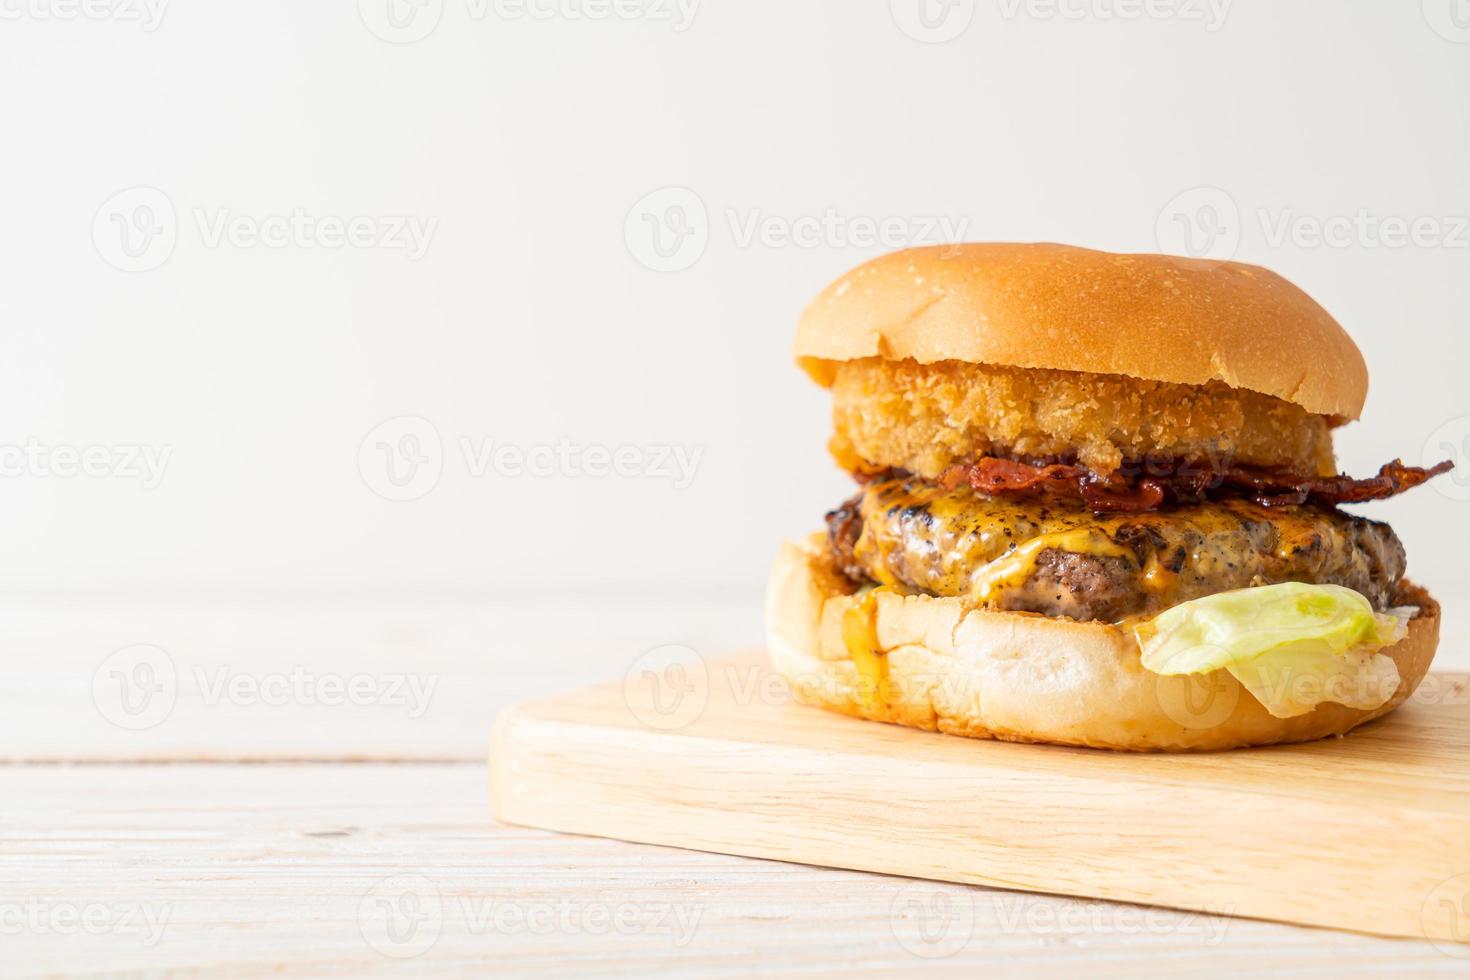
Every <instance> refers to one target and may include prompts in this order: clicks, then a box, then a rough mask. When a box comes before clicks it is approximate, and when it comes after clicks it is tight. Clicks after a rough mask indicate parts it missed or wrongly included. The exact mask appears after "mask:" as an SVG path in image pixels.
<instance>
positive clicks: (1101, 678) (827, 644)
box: [766, 534, 1439, 752]
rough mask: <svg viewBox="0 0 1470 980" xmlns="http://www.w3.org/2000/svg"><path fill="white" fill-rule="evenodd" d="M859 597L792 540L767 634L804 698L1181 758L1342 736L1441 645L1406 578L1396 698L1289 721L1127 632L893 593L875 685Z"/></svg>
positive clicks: (915, 721) (963, 728) (1230, 682)
mask: <svg viewBox="0 0 1470 980" xmlns="http://www.w3.org/2000/svg"><path fill="white" fill-rule="evenodd" d="M850 589H851V586H850V585H847V584H846V583H845V582H844V580H843V579H842V578H841V577H840V576H839V575H837V574H836V573H835V572H834V570H833V568H832V565H831V554H830V551H829V549H828V548H827V546H826V542H825V540H824V537H823V536H822V535H820V534H817V535H812V536H811V538H809V539H808V540H806V541H804V542H801V543H799V544H792V543H787V544H784V545H783V546H782V548H781V551H780V553H779V554H778V555H777V557H776V561H775V564H774V566H773V568H772V570H771V578H770V583H769V586H768V589H767V593H766V631H767V640H768V643H769V647H770V656H771V661H772V664H773V665H774V666H775V668H776V670H777V671H778V672H779V673H780V674H781V675H782V676H784V677H785V678H786V681H787V683H788V684H789V686H790V687H791V689H792V692H793V694H794V695H795V697H796V698H797V700H799V701H802V702H804V703H807V704H814V705H817V706H819V707H823V708H827V709H830V710H833V711H839V712H842V713H843V714H848V715H855V716H857V717H860V718H868V719H871V720H873V721H887V722H894V723H897V724H900V725H908V726H910V727H913V728H922V729H927V730H929V731H940V732H947V733H950V734H953V735H966V736H970V737H972V738H996V739H1004V740H1006V741H1013V742H1052V743H1057V744H1062V745H1084V746H1092V747H1096V748H1109V749H1130V750H1138V751H1150V750H1162V751H1176V752H1177V751H1202V750H1213V749H1230V748H1238V747H1241V746H1247V745H1270V744H1273V743H1278V742H1305V741H1309V740H1312V739H1318V738H1323V737H1325V736H1328V735H1340V734H1342V733H1343V732H1346V731H1348V730H1349V729H1352V728H1355V727H1356V726H1358V725H1361V724H1362V723H1363V722H1366V721H1370V720H1372V719H1374V718H1377V717H1379V716H1380V715H1384V714H1387V713H1388V712H1389V711H1392V710H1393V709H1394V708H1396V707H1397V706H1398V705H1399V704H1400V703H1402V702H1403V701H1404V699H1406V698H1407V697H1408V696H1409V695H1410V694H1412V693H1413V691H1414V689H1415V688H1416V687H1418V685H1419V682H1420V681H1421V680H1422V679H1423V678H1424V675H1425V673H1426V672H1427V671H1428V669H1429V663H1430V661H1431V660H1432V659H1433V658H1434V651H1435V648H1436V646H1437V645H1438V643H1439V607H1438V605H1437V604H1436V603H1435V601H1434V600H1433V599H1432V598H1431V597H1430V596H1429V595H1428V593H1426V592H1424V591H1423V590H1421V589H1418V588H1417V587H1414V586H1408V585H1407V583H1406V584H1405V591H1406V593H1407V595H1406V598H1407V599H1408V600H1409V601H1410V602H1412V603H1414V604H1416V605H1418V606H1419V607H1420V613H1419V615H1418V616H1416V617H1415V618H1414V619H1413V620H1411V621H1410V623H1409V633H1408V635H1407V636H1406V637H1405V638H1404V639H1402V640H1400V641H1399V642H1398V643H1397V644H1395V645H1394V646H1392V647H1388V648H1386V649H1384V650H1382V651H1380V652H1381V653H1383V654H1385V655H1386V656H1389V657H1391V658H1392V659H1393V661H1394V664H1395V666H1396V667H1397V668H1398V672H1399V686H1398V688H1397V689H1396V690H1395V691H1394V694H1393V697H1392V698H1391V699H1390V700H1389V701H1388V703H1386V704H1384V705H1383V706H1382V707H1380V708H1377V709H1375V710H1372V711H1363V710H1358V709H1354V708H1348V707H1345V706H1343V705H1340V704H1335V703H1331V702H1326V703H1323V704H1320V705H1318V706H1317V707H1316V708H1314V709H1313V710H1312V711H1310V712H1308V713H1306V714H1303V715H1298V716H1296V717H1294V718H1277V717H1274V716H1273V715H1271V714H1270V713H1269V712H1268V711H1267V710H1266V709H1265V708H1264V707H1262V706H1261V704H1260V703H1259V702H1258V701H1256V699H1255V698H1254V697H1253V696H1252V695H1251V694H1250V693H1249V692H1248V691H1247V690H1246V689H1245V688H1244V687H1242V686H1241V685H1240V684H1239V682H1237V681H1236V680H1235V678H1234V677H1232V676H1231V675H1230V674H1229V673H1228V672H1226V671H1223V670H1220V671H1215V672H1213V673H1210V674H1207V675H1204V676H1203V677H1202V678H1191V677H1181V676H1163V675H1159V674H1154V673H1152V672H1150V671H1148V670H1145V669H1144V667H1143V665H1142V664H1141V663H1140V660H1139V649H1138V643H1137V641H1136V640H1135V639H1134V638H1133V636H1132V634H1131V633H1128V632H1125V631H1123V630H1121V629H1119V628H1117V627H1114V626H1110V625H1106V624H1102V623H1082V622H1076V621H1073V620H1069V619H1054V618H1050V617H1046V616H1039V615H1035V614H1030V613H1010V612H989V611H981V610H976V609H969V608H966V606H965V603H964V600H961V599H956V598H936V597H932V596H923V595H916V596H902V595H899V594H897V593H890V592H880V593H878V595H877V597H876V602H874V603H873V606H872V626H873V632H874V634H875V635H876V640H877V649H878V650H881V651H882V653H881V654H880V656H881V658H882V660H883V661H884V662H885V663H886V667H885V674H886V677H885V679H884V681H883V683H882V684H881V685H878V686H876V687H875V685H873V684H872V683H871V682H869V681H867V680H865V675H864V673H863V672H862V671H861V670H859V668H858V665H857V663H856V662H855V661H854V660H853V657H852V655H851V653H850V652H849V649H848V647H847V645H846V642H845V640H844V637H843V618H844V614H845V613H846V612H847V611H848V610H849V609H851V608H853V606H854V605H855V604H857V603H858V602H859V601H860V600H859V598H858V597H857V596H855V595H852V594H850ZM875 692H876V693H875Z"/></svg>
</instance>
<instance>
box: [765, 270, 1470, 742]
mask: <svg viewBox="0 0 1470 980" xmlns="http://www.w3.org/2000/svg"><path fill="white" fill-rule="evenodd" d="M795 354H796V358H797V363H798V364H799V365H800V366H801V367H802V368H803V369H805V371H806V372H807V373H808V374H809V375H810V376H811V377H812V378H813V379H815V380H816V381H817V382H818V383H819V384H821V385H823V386H825V387H827V388H829V389H830V390H831V392H832V398H833V422H834V429H835V431H834V434H833V436H832V438H831V442H830V445H829V448H830V450H831V453H832V455H833V457H834V458H835V460H836V462H837V464H838V466H840V467H841V468H842V469H844V470H846V471H847V472H848V473H849V474H851V476H852V478H853V480H854V481H855V482H856V487H855V493H854V495H853V496H852V498H851V499H850V500H847V501H846V502H845V503H842V504H841V505H840V506H838V507H837V508H836V509H834V510H832V511H831V512H830V513H828V514H827V519H826V525H827V527H826V531H825V532H821V533H815V534H812V535H811V536H809V537H808V538H806V539H805V540H802V541H797V542H790V543H786V544H784V545H783V546H782V547H781V549H780V552H779V554H778V556H777V558H776V561H775V564H774V567H773V569H772V572H771V577H770V582H769V585H768V590H767V601H766V620H767V634H768V640H769V650H770V657H771V660H772V662H773V665H774V666H775V668H776V669H777V671H779V672H780V673H781V674H782V675H783V676H784V677H785V679H786V680H787V682H788V684H789V686H790V687H791V689H792V691H793V692H794V694H795V696H796V698H797V699H798V700H800V701H802V702H806V703H809V704H814V705H818V706H820V707H823V708H828V709H831V710H834V711H838V712H842V713H844V714H848V715H855V716H858V717H861V718H866V719H871V720H874V721H885V722H894V723H897V724H900V725H907V726H911V727H914V728H920V729H928V730H931V731H940V732H947V733H950V734H954V735H965V736H971V737H977V738H994V739H1004V740H1008V741H1018V742H1048V743H1057V744H1065V745H1080V746H1094V747H1099V748H1109V749H1129V750H1165V751H1185V750H1212V749H1226V748H1234V747H1239V746H1248V745H1266V744H1271V743H1280V742H1299V741H1305V740H1308V739H1316V738H1322V737H1324V736H1328V735H1340V734H1342V733H1344V732H1347V731H1348V730H1349V729H1352V728H1354V727H1355V726H1357V725H1360V724H1362V723H1364V722H1366V721H1369V720H1371V719H1374V718H1377V717H1379V716H1381V715H1383V714H1386V713H1387V712H1389V711H1392V710H1393V709H1394V708H1395V707H1397V706H1398V705H1399V704H1401V703H1402V702H1403V701H1404V700H1405V699H1406V698H1407V697H1408V696H1409V695H1410V694H1411V693H1412V692H1413V691H1414V689H1415V687H1416V686H1417V685H1418V684H1419V682H1420V680H1421V679H1422V678H1423V677H1424V675H1425V672H1426V671H1427V670H1428V668H1429V664H1430V661H1431V660H1432V659H1433V656H1434V651H1435V647H1436V645H1437V643H1438V637H1439V607H1438V605H1437V604H1436V603H1435V601H1434V599H1433V598H1432V597H1431V596H1430V595H1429V593H1428V592H1426V591H1425V590H1424V589H1423V588H1421V587H1420V586H1418V585H1416V584H1414V583H1413V582H1411V581H1410V580H1408V579H1407V578H1405V577H1404V571H1405V552H1404V546H1403V544H1402V543H1401V542H1400V541H1399V538H1398V536H1397V535H1396V534H1395V533H1394V532H1393V530H1392V528H1390V527H1389V526H1388V525H1386V524H1383V523H1380V522H1377V521H1373V520H1369V519H1367V518H1365V517H1361V516H1359V515H1358V514H1356V513H1350V512H1348V511H1346V510H1344V509H1343V507H1344V505H1353V504H1361V503H1365V502H1368V501H1373V500H1380V499H1383V498H1386V497H1389V496H1392V495H1395V494H1398V493H1402V492H1404V491H1406V490H1409V489H1411V488H1412V487H1414V486H1416V485H1418V484H1420V483H1423V482H1424V481H1425V480H1427V479H1430V478H1431V477H1433V476H1436V475H1438V474H1440V473H1443V472H1445V471H1446V470H1448V469H1449V468H1450V465H1451V464H1450V463H1448V462H1445V463H1441V464H1439V465H1437V466H1433V467H1428V468H1423V467H1413V466H1406V465H1404V464H1403V463H1401V462H1399V461H1397V460H1395V461H1394V462H1391V463H1388V464H1387V465H1385V466H1383V467H1382V468H1381V469H1380V470H1379V471H1378V472H1377V473H1376V474H1374V475H1372V476H1368V477H1366V478H1356V479H1355V478H1352V477H1350V476H1347V475H1343V474H1340V473H1339V472H1338V469H1337V466H1336V463H1335V459H1334V455H1333V447H1332V434H1333V431H1334V430H1335V429H1336V428H1337V427H1338V426H1340V425H1343V424H1344V423H1346V422H1348V421H1350V420H1354V419H1356V418H1358V415H1359V413H1360V411H1361V410H1362V407H1363V402H1364V399H1365V397H1366V394H1367V385H1368V376H1367V369H1366V367H1365V365H1364V362H1363V357H1362V355H1361V353H1360V352H1359V351H1358V349H1357V347H1356V346H1355V345H1354V344H1353V342H1352V340H1351V339H1350V338H1349V337H1348V335H1347V334H1346V333H1345V332H1344V331H1343V329H1342V327H1341V326H1339V325H1338V323H1337V322H1336V321H1335V320H1334V319H1333V318H1332V317H1331V316H1330V315H1329V314H1328V313H1327V312H1326V311H1325V310H1324V309H1323V308H1322V307H1321V306H1319V305H1318V304H1317V303H1316V302H1314V301H1313V300H1312V299H1311V298H1310V297H1309V296H1307V295H1306V294H1305V293H1304V292H1302V291H1301V290H1300V289H1298V288H1297V287H1296V286H1294V285H1292V284H1291V283H1290V282H1287V281H1286V280H1285V279H1283V278H1281V277H1280V276H1278V275H1275V274H1274V273H1272V272H1269V271H1267V270H1266V269H1263V268H1259V267H1257V266H1252V265H1245V264H1241V263H1236V262H1216V261H1206V260H1191V259H1184V258H1177V257H1172V256H1163V255H1122V254H1113V253H1108V252H1098V251H1091V250H1087V249H1081V248H1073V247H1068V246H1062V245H1049V244H1028V245H1015V244H967V245H952V246H939V247H931V248H918V249H909V250H905V251H900V252H896V253H893V254H889V255H885V256H883V257H880V258H878V259H876V260H874V261H871V262H868V263H867V264H865V265H862V266H860V267H858V268H857V269H854V270H853V271H852V272H849V273H848V274H847V275H845V276H843V277H842V278H840V279H838V280H837V281H836V282H834V283H832V284H831V285H830V286H828V287H827V288H826V290H824V291H823V292H822V293H821V294H820V295H819V296H818V297H817V298H816V299H815V300H814V301H813V302H812V303H811V305H810V306H809V307H808V308H807V309H806V311H805V313H804V314H803V315H802V317H801V320H800V324H799V326H798V328H797V335H796V347H795Z"/></svg>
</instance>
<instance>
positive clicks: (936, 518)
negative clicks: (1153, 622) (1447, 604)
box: [827, 479, 1404, 622]
mask: <svg viewBox="0 0 1470 980" xmlns="http://www.w3.org/2000/svg"><path fill="white" fill-rule="evenodd" d="M827 524H828V531H829V535H830V537H831V541H832V546H833V551H834V553H835V555H836V558H837V562H838V565H839V567H840V568H841V569H842V570H843V571H844V572H845V573H846V574H847V575H848V577H849V578H851V579H853V580H854V581H858V582H865V581H870V582H877V583H880V584H883V585H887V586H892V587H895V588H898V589H900V590H901V591H904V592H909V593H921V594H927V595H939V596H968V597H970V598H972V599H973V600H975V602H976V603H977V605H979V606H980V607H982V608H990V609H1008V610H1019V611H1026V612H1037V613H1043V614H1045V615H1048V616H1067V617H1070V618H1072V619H1078V620H1104V621H1106V622H1118V621H1121V620H1124V619H1127V618H1130V617H1134V616H1146V615H1153V614H1155V613H1157V612H1160V611H1162V610H1164V609H1167V608H1168V607H1169V606H1172V605H1176V604H1178V603H1180V602H1185V601H1187V600H1189V599H1196V598H1199V597H1200V596H1205V595H1211V594H1213V593H1216V592H1225V591H1228V590H1230V589H1241V588H1245V587H1247V586H1252V585H1269V584H1273V583H1276V582H1314V583H1322V584H1332V585H1342V586H1346V587H1347V588H1350V589H1354V590H1356V591H1358V592H1361V593H1362V594H1363V595H1365V596H1367V597H1368V599H1369V601H1371V602H1372V603H1373V605H1374V606H1375V607H1377V608H1380V609H1382V608H1385V607H1386V606H1388V605H1389V604H1390V600H1391V598H1392V596H1393V593H1394V591H1395V588H1396V586H1397V584H1398V581H1399V579H1400V578H1401V577H1402V576H1403V573H1404V547H1403V545H1402V544H1401V543H1400V542H1399V539H1398V537H1397V535H1395V534H1394V533H1393V530H1392V529H1391V528H1390V527H1389V526H1388V525H1387V524H1382V523H1379V522H1377V521H1370V520H1366V519H1364V518H1361V517H1354V516H1351V515H1349V514H1345V513H1343V512H1341V511H1338V510H1335V509H1325V508H1319V507H1313V506H1300V507H1273V508H1266V507H1262V506H1261V505H1259V504H1256V503H1253V502H1251V501H1248V500H1241V499H1226V500H1219V501H1208V502H1205V503H1201V504H1197V505H1193V506H1187V507H1179V508H1175V509H1172V510H1165V511H1155V512H1149V513H1139V514H1111V515H1109V514H1094V513H1092V512H1091V511H1089V510H1086V509H1085V508H1082V507H1080V506H1078V505H1071V504H1067V503H1064V502H1059V501H1056V500H1052V499H1048V498H1045V497H1033V498H1017V497H1014V496H1011V497H1005V496H994V497H991V496H985V495H982V494H979V493H976V492H975V491H973V490H971V489H969V488H968V487H963V486H962V487H958V488H955V489H953V490H946V489H944V488H942V487H939V486H937V485H935V484H932V483H928V482H925V481H922V480H918V479H892V480H883V481H879V482H874V483H870V484H868V486H866V487H865V488H864V489H863V492H862V493H861V494H859V495H858V496H857V497H854V498H853V499H852V500H849V501H848V502H847V503H846V504H844V505H843V506H842V507H839V508H838V509H837V510H835V511H833V512H832V513H830V514H828V515H827Z"/></svg>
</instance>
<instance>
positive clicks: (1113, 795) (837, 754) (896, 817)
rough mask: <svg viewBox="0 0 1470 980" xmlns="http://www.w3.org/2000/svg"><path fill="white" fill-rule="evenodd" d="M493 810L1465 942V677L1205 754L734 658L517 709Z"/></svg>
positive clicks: (1468, 907)
mask: <svg viewBox="0 0 1470 980" xmlns="http://www.w3.org/2000/svg"><path fill="white" fill-rule="evenodd" d="M490 784H491V798H492V801H493V806H494V810H495V814H496V816H497V817H498V818H499V819H501V820H504V821H507V822H510V823H516V824H525V825H528V826H533V827H543V828H548V829H551V830H559V831H565V832H569V833H578V834H591V835H596V836H602V837H617V838H621V839H624V840H631V841H640V842H644V843H651V844H666V845H671V846H675V847H687V848H694V849H697V850H703V851H717V852H721V853H726V854H740V855H746V856H750V857H762V858H775V859H778V860H783V861H795V862H800V863H803V864H816V865H827V866H831V867H839V868H854V869H859V870H864V871H878V872H886V873H891V874H898V875H908V876H912V877H918V878H935V879H941V880H945V881H958V882H972V883H975V884H983V885H989V886H996V887H1002V888H1015V889H1022V890H1026V891H1042V892H1054V893H1060V894H1066V895H1079V896H1088V897H1094V898H1103V899H1111V900H1116V901H1124V902H1137V903H1144V904H1150V905H1163V906H1170V907H1175V908H1182V909H1194V910H1201V911H1205V912H1209V913H1213V914H1223V915H1239V916H1247V917H1251V918H1262V919H1275V920H1280V921H1285V922H1295V923H1302V924H1307V925H1317V926H1330V927H1335V928H1342V929H1353V930H1358V931H1361V932H1370V933H1379V934H1384V935H1392V936H1417V937H1421V938H1422V937H1428V938H1431V939H1436V940H1440V941H1444V940H1454V941H1459V942H1470V678H1467V677H1466V676H1465V675H1447V674H1435V675H1431V676H1430V677H1429V678H1428V679H1426V681H1425V682H1424V685H1423V686H1422V687H1421V688H1420V691H1419V692H1418V693H1416V694H1415V696H1414V699H1412V700H1411V701H1410V702H1409V703H1407V704H1406V705H1405V706H1403V707H1402V708H1400V709H1399V710H1398V711H1397V712H1395V713H1394V714H1392V715H1390V716H1389V717H1388V718H1386V719H1384V720H1382V721H1379V722H1375V723H1372V724H1370V725H1367V726H1364V727H1363V728H1361V729H1359V730H1358V731H1357V732H1354V733H1351V734H1349V735H1347V736H1345V737H1343V738H1336V739H1328V740H1325V741H1321V742H1314V743H1310V744H1307V745H1294V746H1277V747H1271V748H1263V749H1244V750H1237V751H1233V752H1222V753H1211V754H1205V755H1136V754H1124V753H1111V752H1106V751H1100V750H1093V749H1075V748H1061V747H1055V746H1037V745H1012V744H1007V743H1004V742H991V741H979V740H971V739H962V738H956V737H953V736H948V735H936V734H931V733H927V732H919V731H913V730H909V729H904V728H899V727H896V726H892V725H883V724H878V723H874V722H868V721H860V720H857V719H851V718H846V717H843V716H840V715H836V714H832V713H829V712H826V711H822V710H819V709H816V708H810V707H806V706H804V705H800V704H796V703H794V702H793V701H792V700H791V698H790V696H789V694H788V693H787V691H786V688H785V686H784V684H783V683H782V682H781V681H780V679H779V678H778V677H776V676H775V675H774V674H773V673H771V672H770V671H769V669H768V668H767V667H766V666H765V664H764V659H763V657H760V656H755V655H749V656H743V657H736V658H731V659H727V660H715V661H709V662H705V661H702V660H698V659H695V660H694V661H687V660H686V661H682V662H680V661H674V662H671V663H669V664H667V665H666V667H665V669H661V670H650V669H635V670H631V671H630V672H629V674H628V676H627V677H626V678H625V680H624V681H622V682H619V683H613V684H607V685H602V686H597V687H590V688H586V689H583V690H580V691H575V692H573V693H570V694H566V695H562V696H559V697H555V698H550V699H547V700H543V701H535V702H529V703H525V704H521V705H517V706H515V707H513V708H510V709H508V710H506V711H505V712H503V713H502V714H501V715H500V717H499V718H498V719H497V722H496V726H495V735H494V740H493V743H492V746H491V752H490Z"/></svg>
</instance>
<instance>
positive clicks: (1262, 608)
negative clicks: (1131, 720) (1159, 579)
mask: <svg viewBox="0 0 1470 980" xmlns="http://www.w3.org/2000/svg"><path fill="white" fill-rule="evenodd" d="M1415 611H1416V610H1414V609H1413V608H1412V607H1405V608H1401V609H1390V610H1389V611H1388V612H1387V613H1378V612H1375V611H1374V609H1373V606H1372V604H1371V603H1369V602H1368V600H1367V598H1366V597H1364V596H1363V595H1362V594H1360V593H1358V592H1354V591H1353V590H1352V589H1346V588H1343V587H1342V586H1339V585H1309V584H1307V583H1305V582H1284V583H1281V584H1280V585H1262V586H1256V587H1253V588H1248V589H1236V590H1233V591H1230V592H1220V593H1216V594H1215V595H1210V596H1205V597H1204V598H1201V599H1193V600H1191V601H1189V602H1182V603H1180V604H1179V605H1177V606H1174V607H1172V608H1170V609H1167V610H1165V611H1164V612H1163V613H1161V614H1160V615H1158V616H1157V617H1155V618H1154V619H1152V620H1149V621H1148V622H1146V623H1142V624H1140V625H1139V626H1137V627H1135V628H1134V635H1135V636H1137V638H1138V645H1139V649H1140V651H1141V652H1142V660H1143V666H1144V667H1145V668H1146V669H1148V670H1151V671H1153V672H1154V673H1156V674H1206V673H1209V672H1211V671H1215V670H1227V671H1229V672H1230V674H1231V676H1233V677H1234V678H1235V679H1236V680H1237V681H1239V682H1240V683H1241V685H1242V686H1244V687H1245V689H1246V690H1247V691H1249V692H1250V693H1251V695H1252V696H1253V697H1254V698H1255V699H1256V700H1257V701H1259V702H1261V704H1262V705H1264V706H1265V708H1266V710H1267V711H1269V712H1271V714H1273V715H1275V716H1276V717H1278V718H1291V717H1293V716H1295V715H1301V714H1306V713H1307V712H1308V711H1311V710H1312V709H1313V708H1315V707H1316V706H1317V705H1319V704H1321V703H1322V702H1324V701H1335V702H1337V703H1338V704H1344V705H1347V706H1348V707H1351V708H1361V709H1364V710H1371V709H1373V708H1377V707H1380V706H1381V705H1383V704H1385V703H1387V701H1388V700H1389V698H1391V697H1393V693H1394V691H1395V690H1397V689H1398V685H1399V673H1398V668H1397V667H1395V666H1394V663H1393V660H1391V659H1390V658H1388V657H1386V656H1384V655H1382V654H1380V653H1377V651H1378V650H1381V649H1383V648H1384V647H1387V646H1391V645H1393V644H1394V643H1397V642H1398V641H1399V640H1401V639H1403V637H1404V634H1405V633H1407V632H1408V620H1409V619H1410V618H1411V617H1412V616H1413V614H1414V612H1415Z"/></svg>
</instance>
